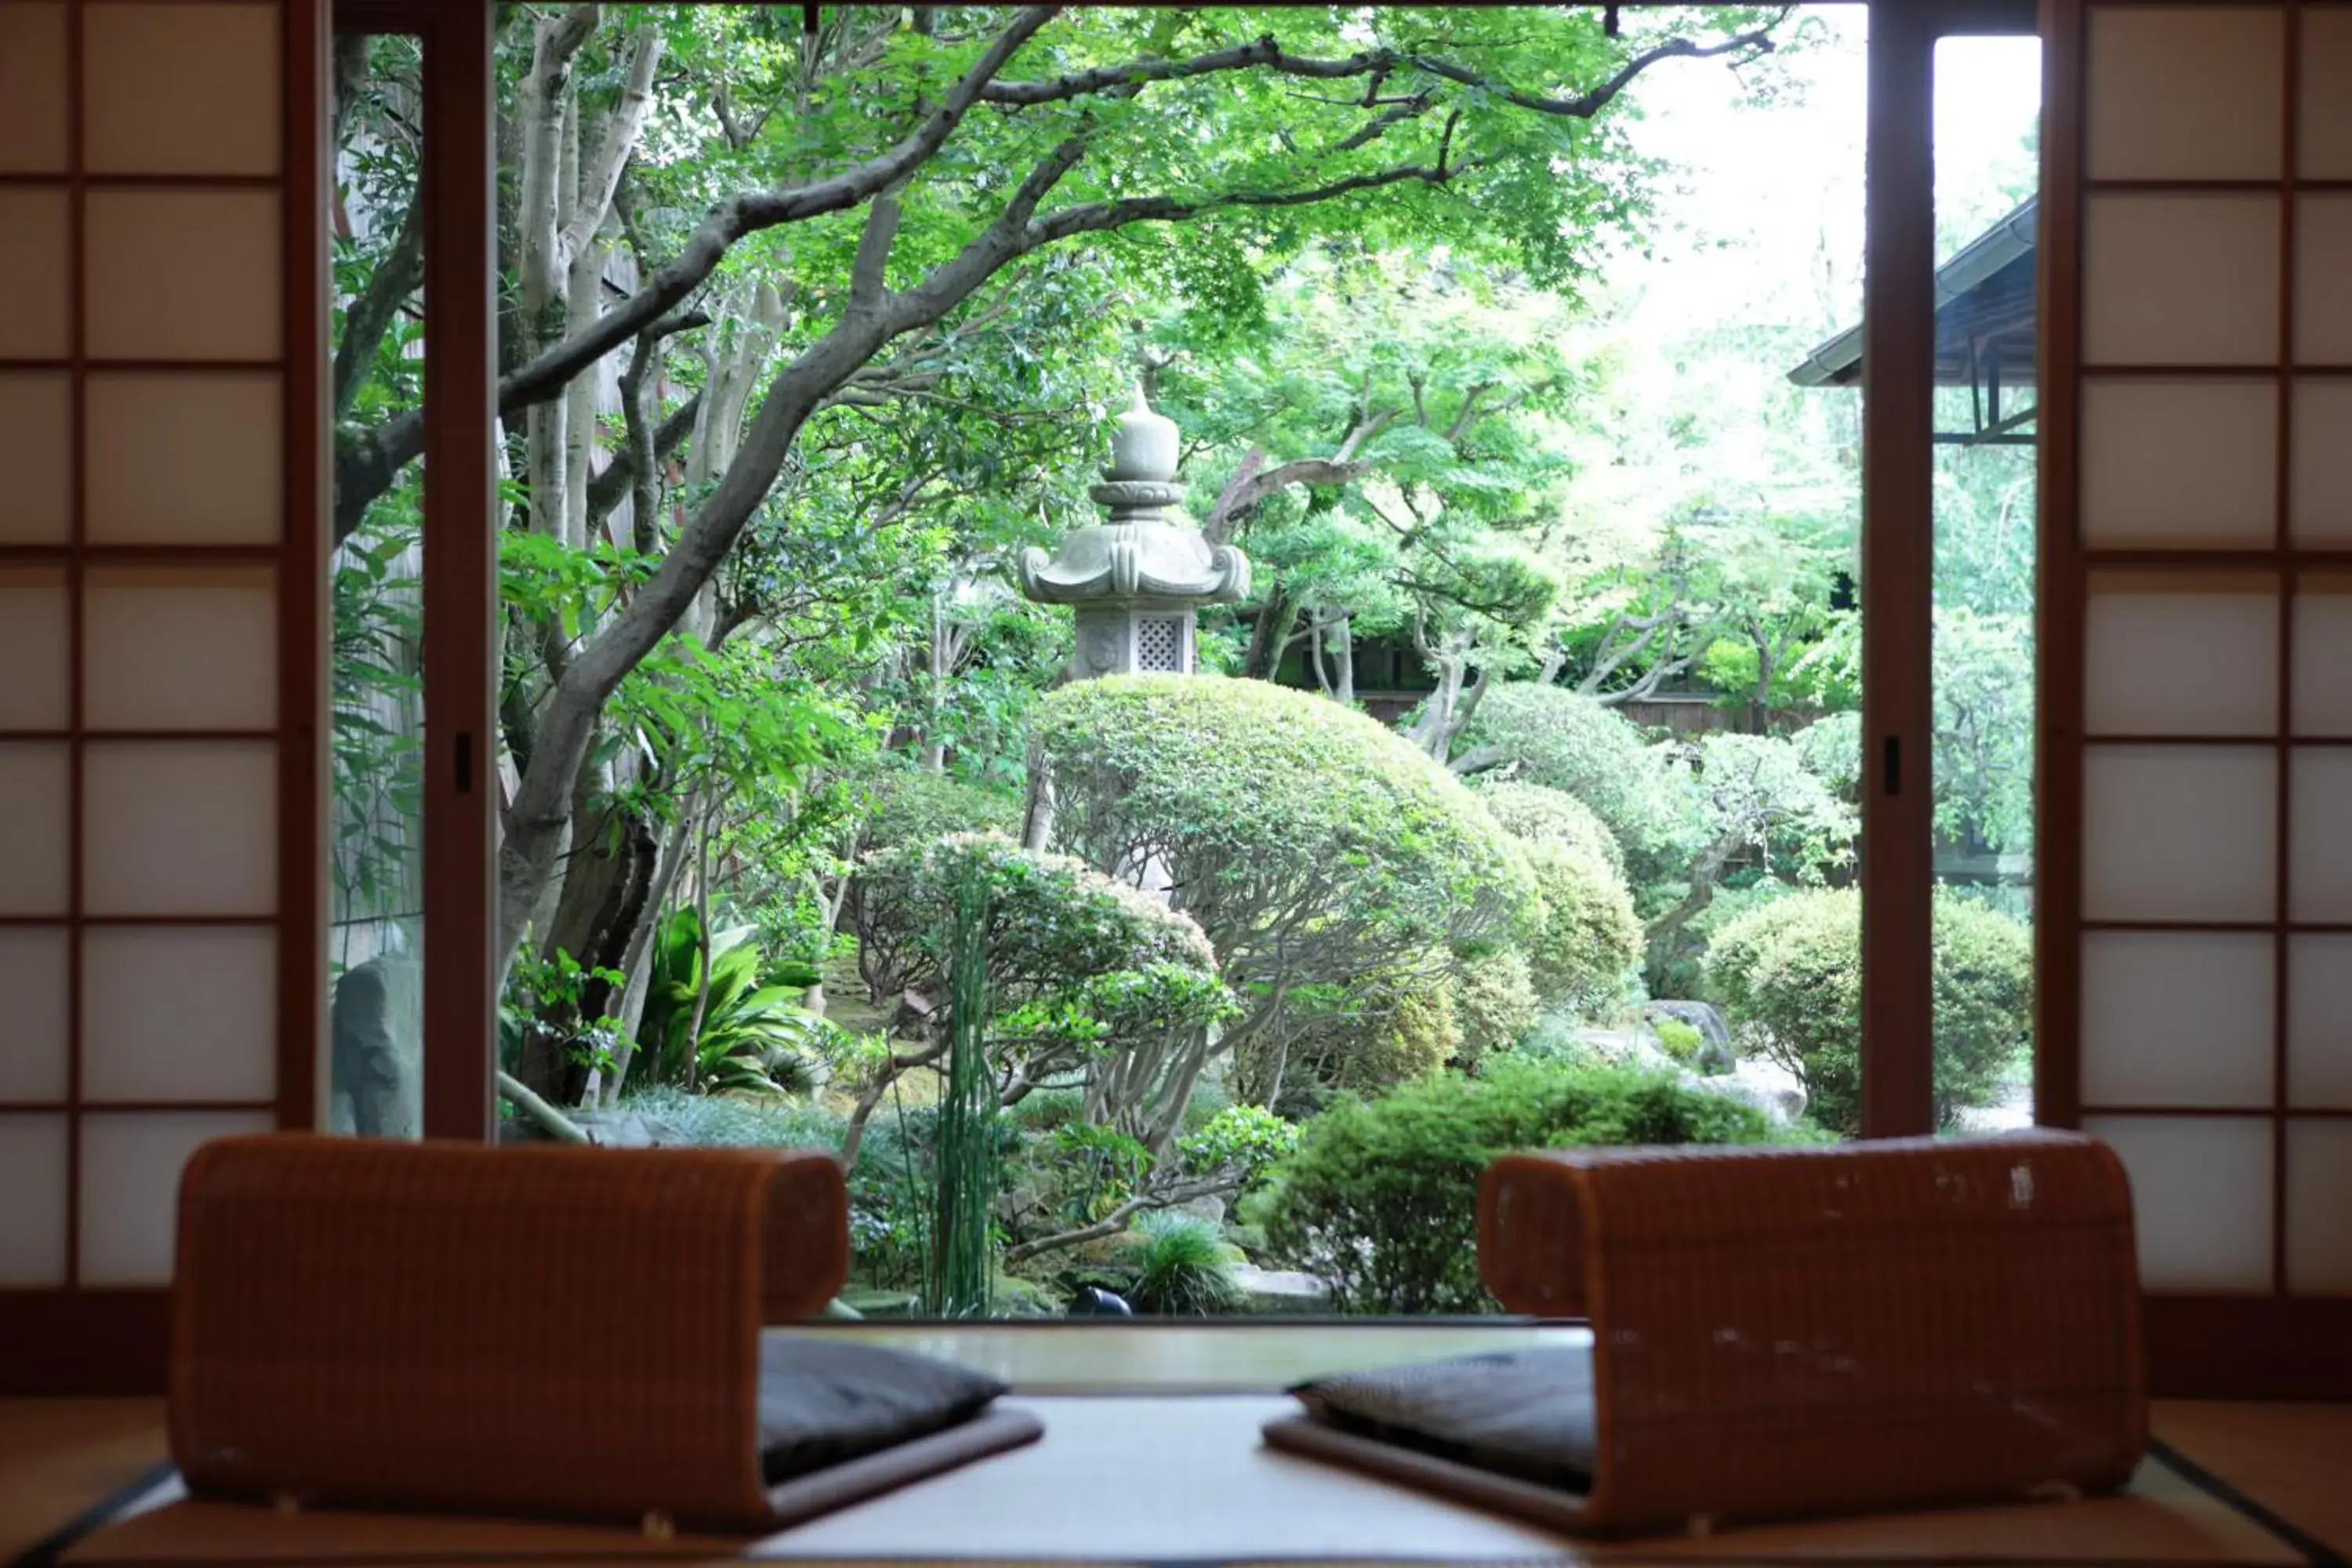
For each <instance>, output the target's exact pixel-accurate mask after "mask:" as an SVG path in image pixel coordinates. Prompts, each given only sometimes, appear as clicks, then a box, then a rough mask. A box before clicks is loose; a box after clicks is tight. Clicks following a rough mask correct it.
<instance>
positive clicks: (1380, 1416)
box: [1290, 1345, 1594, 1492]
mask: <svg viewBox="0 0 2352 1568" xmlns="http://www.w3.org/2000/svg"><path fill="white" fill-rule="evenodd" d="M1290 1392H1291V1394H1293V1395H1294V1396H1295V1397H1296V1398H1297V1400H1298V1402H1299V1403H1300V1404H1302V1405H1306V1406H1307V1410H1308V1411H1309V1412H1310V1413H1311V1414H1312V1415H1314V1416H1315V1418H1316V1419H1318V1420H1319V1421H1322V1422H1325V1423H1327V1424H1328V1425H1329V1426H1334V1427H1336V1428H1338V1429H1339V1430H1340V1431H1343V1432H1351V1433H1354V1434H1356V1435H1357V1436H1364V1437H1372V1438H1377V1439H1379V1440H1380V1441H1382V1442H1387V1443H1394V1444H1396V1445H1397V1446H1399V1447H1406V1448H1412V1449H1415V1450H1417V1451H1419V1452H1421V1453H1424V1454H1432V1455H1434V1456H1436V1457H1437V1458H1443V1459H1451V1460H1454V1461H1455V1462H1456V1463H1459V1464H1465V1465H1471V1466H1475V1467H1476V1468H1479V1469H1482V1470H1491V1471H1493V1472H1495V1473H1496V1474H1497V1475H1505V1476H1512V1477H1515V1478H1517V1479H1520V1480H1527V1481H1535V1482H1538V1484H1540V1485H1544V1486H1551V1487H1559V1488H1561V1489H1566V1490H1570V1491H1577V1492H1581V1491H1587V1490H1590V1489H1591V1479H1592V1464H1593V1442H1594V1438H1593V1415H1592V1352H1591V1350H1590V1349H1589V1348H1587V1347H1585V1346H1581V1345H1571V1346H1546V1347H1543V1348H1541V1349H1531V1350H1511V1351H1491V1352H1486V1353H1485V1354H1481V1355H1473V1356H1462V1357H1459V1358H1457V1359H1455V1360H1453V1361H1441V1362H1428V1363H1423V1364H1421V1365H1418V1366H1399V1367H1383V1368H1381V1369H1380V1370H1378V1371H1375V1372H1351V1373H1341V1374H1339V1375H1338V1376H1336V1377H1320V1378H1316V1379H1314V1380H1313V1381H1311V1382H1308V1383H1302V1384H1298V1385H1297V1387H1295V1388H1293V1389H1292V1390H1291V1391H1290Z"/></svg>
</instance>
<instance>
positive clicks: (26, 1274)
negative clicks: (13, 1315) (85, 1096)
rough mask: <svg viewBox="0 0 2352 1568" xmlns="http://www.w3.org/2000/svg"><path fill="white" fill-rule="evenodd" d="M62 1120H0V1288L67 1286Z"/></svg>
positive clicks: (45, 1117) (46, 1118) (9, 1118)
mask: <svg viewBox="0 0 2352 1568" xmlns="http://www.w3.org/2000/svg"><path fill="white" fill-rule="evenodd" d="M66 1176H67V1171H66V1119H65V1118H64V1117H62V1116H0V1287H5V1286H18V1287H23V1286H39V1285H51V1286H54V1285H62V1284H64V1283H65V1282H66Z"/></svg>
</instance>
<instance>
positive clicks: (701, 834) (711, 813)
mask: <svg viewBox="0 0 2352 1568" xmlns="http://www.w3.org/2000/svg"><path fill="white" fill-rule="evenodd" d="M717 816H719V803H718V802H717V801H716V800H713V801H712V802H711V803H710V805H709V806H708V807H707V808H705V809H704V811H703V813H702V817H701V822H700V824H699V825H698V827H697V830H696V842H697V850H696V855H695V861H694V918H695V923H696V925H697V926H698V928H699V934H700V936H701V938H702V969H701V973H699V974H698V976H697V977H696V980H695V986H694V1011H693V1012H692V1013H690V1014H688V1016H687V1025H686V1087H687V1089H688V1090H689V1091H691V1090H692V1089H695V1088H696V1087H698V1080H699V1079H700V1077H701V1067H702V1019H703V1016H704V1015H705V1014H706V1013H708V1012H709V1008H710V969H711V965H712V964H714V963H717V962H718V959H719V948H718V944H717V943H716V942H712V941H711V940H710V937H711V932H710V829H711V826H712V824H713V822H714V820H715V819H716V818H717Z"/></svg>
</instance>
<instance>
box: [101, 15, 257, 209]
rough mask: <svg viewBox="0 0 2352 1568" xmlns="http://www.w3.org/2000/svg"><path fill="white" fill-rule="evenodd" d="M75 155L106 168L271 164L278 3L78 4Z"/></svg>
mask: <svg viewBox="0 0 2352 1568" xmlns="http://www.w3.org/2000/svg"><path fill="white" fill-rule="evenodd" d="M82 15H83V17H84V20H83V23H82V61H83V65H82V69H83V79H84V81H85V82H86V83H87V87H86V89H85V91H84V95H83V100H82V101H83V107H82V114H83V125H84V131H83V144H82V156H83V160H84V162H85V163H87V165H88V166H89V168H90V169H91V170H92V171H94V172H97V173H100V174H276V173H277V172H278V7H277V6H275V5H92V6H90V7H89V8H88V9H86V10H85V11H84V12H83V13H82Z"/></svg>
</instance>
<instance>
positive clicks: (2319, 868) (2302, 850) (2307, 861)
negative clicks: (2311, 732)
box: [2287, 746, 2352, 924]
mask: <svg viewBox="0 0 2352 1568" xmlns="http://www.w3.org/2000/svg"><path fill="white" fill-rule="evenodd" d="M2288 791H2289V795H2290V796H2291V805H2290V806H2289V808H2288V809H2289V812H2290V814H2291V815H2290V816H2289V827H2288V837H2287V859H2288V871H2287V880H2288V887H2287V912H2288V913H2289V915H2291V916H2292V917H2293V918H2294V919H2295V920H2297V921H2325V922H2328V923H2331V924H2332V923H2335V922H2337V921H2352V748H2346V747H2342V746H2298V747H2296V748H2295V751H2294V777H2293V778H2291V779H2290V780H2289V781H2288Z"/></svg>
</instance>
